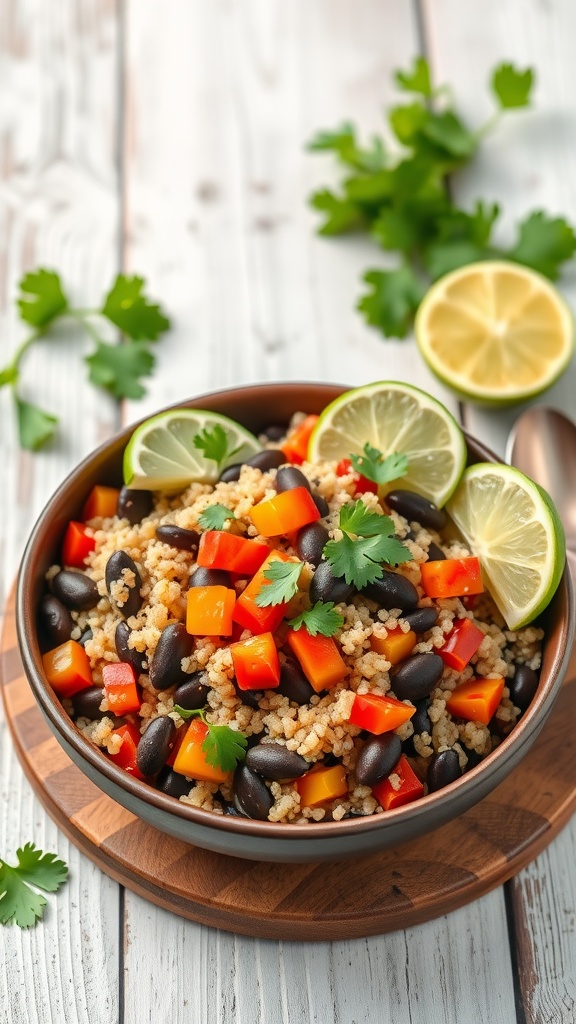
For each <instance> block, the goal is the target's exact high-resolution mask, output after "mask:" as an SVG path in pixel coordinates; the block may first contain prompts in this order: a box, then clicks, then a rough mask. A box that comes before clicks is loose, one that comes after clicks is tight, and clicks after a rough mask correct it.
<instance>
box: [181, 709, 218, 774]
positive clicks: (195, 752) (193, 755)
mask: <svg viewBox="0 0 576 1024" xmlns="http://www.w3.org/2000/svg"><path fill="white" fill-rule="evenodd" d="M207 735H208V726H207V725H206V724H205V722H203V721H202V720H201V719H200V718H193V719H192V721H191V722H190V725H189V726H188V729H187V731H186V735H185V736H184V739H183V740H182V743H181V744H180V747H179V750H178V753H177V755H176V757H175V759H174V765H173V768H174V771H175V772H178V773H179V774H180V775H185V776H186V777H187V778H188V779H197V780H199V781H200V782H226V781H227V779H229V778H230V772H223V771H222V769H221V768H216V767H215V766H214V765H212V764H208V761H207V760H206V754H205V753H204V751H203V750H202V744H203V743H204V740H205V739H206V737H207Z"/></svg>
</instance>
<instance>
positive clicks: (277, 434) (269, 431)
mask: <svg viewBox="0 0 576 1024" xmlns="http://www.w3.org/2000/svg"><path fill="white" fill-rule="evenodd" d="M262 433H263V434H264V435H265V436H266V437H267V438H268V440H269V441H283V440H284V438H285V437H286V434H287V433H288V426H287V424H282V423H270V424H269V425H268V426H267V427H264V430H263V431H262Z"/></svg>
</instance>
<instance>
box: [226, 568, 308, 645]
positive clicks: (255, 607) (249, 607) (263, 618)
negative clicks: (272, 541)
mask: <svg viewBox="0 0 576 1024" xmlns="http://www.w3.org/2000/svg"><path fill="white" fill-rule="evenodd" d="M294 561H297V559H295V558H293V557H292V556H291V555H285V554H284V552H283V551H270V552H269V553H268V555H267V557H266V559H265V561H264V562H263V563H262V565H261V566H260V568H259V570H258V572H257V573H256V574H255V575H254V576H253V577H252V579H251V580H250V582H249V584H248V586H247V587H245V589H244V590H243V591H242V593H241V594H240V596H239V597H238V599H237V601H236V604H235V606H234V611H233V613H232V618H233V620H234V622H237V623H238V624H239V625H240V626H242V628H243V629H249V630H250V632H251V633H274V632H275V631H276V630H277V629H278V626H279V625H280V623H281V621H282V619H283V618H284V612H285V610H286V608H287V605H288V602H287V601H282V602H281V603H280V604H270V605H267V606H266V607H265V608H261V607H260V605H259V604H256V596H257V595H258V594H259V593H260V591H261V590H262V588H263V587H267V586H269V584H270V583H271V580H269V579H267V578H266V576H265V575H264V573H265V572H266V570H267V569H268V568H269V567H270V565H271V564H272V562H294Z"/></svg>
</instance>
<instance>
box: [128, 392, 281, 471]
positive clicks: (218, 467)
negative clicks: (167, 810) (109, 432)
mask: <svg viewBox="0 0 576 1024" xmlns="http://www.w3.org/2000/svg"><path fill="white" fill-rule="evenodd" d="M214 428H220V431H224V433H225V435H226V444H225V455H224V457H223V458H222V460H221V461H216V460H215V459H213V458H207V457H206V455H205V453H204V452H203V451H202V449H200V448H197V447H196V446H195V444H194V439H195V438H197V437H198V435H199V434H200V433H201V432H205V431H213V430H214ZM220 436H221V435H220ZM261 447H262V446H261V445H260V444H259V442H258V440H257V439H256V438H255V437H254V435H253V434H251V433H250V431H248V430H246V429H245V428H244V427H242V426H241V425H240V424H239V423H236V422H235V421H234V420H231V419H228V417H227V416H220V415H219V414H218V413H215V412H210V411H209V410H206V409H171V410H169V411H168V412H161V413H159V414H158V415H157V416H152V417H151V418H150V419H149V420H145V421H144V423H141V424H140V426H139V427H136V430H135V431H134V433H133V434H132V437H131V438H130V441H129V442H128V444H127V446H126V449H125V451H124V482H125V483H126V484H127V486H128V487H132V488H133V489H134V490H147V491H177V490H182V489H183V488H184V487H187V486H188V484H190V483H192V482H193V481H196V482H198V483H204V484H213V483H215V482H216V480H217V479H218V477H219V476H220V473H221V472H222V470H223V469H224V468H225V466H230V465H232V463H235V462H245V461H246V459H249V458H250V457H251V456H252V455H255V454H256V452H259V451H260V450H261Z"/></svg>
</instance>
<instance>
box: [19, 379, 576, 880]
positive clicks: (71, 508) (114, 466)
mask: <svg viewBox="0 0 576 1024" xmlns="http://www.w3.org/2000/svg"><path fill="white" fill-rule="evenodd" d="M344 390H346V389H345V388H343V387H340V386H337V385H330V384H309V383H272V384H262V385H254V386H248V387H240V388H234V389H230V390H225V391H217V392H213V393H211V394H204V395H202V396H200V397H198V398H194V399H192V400H190V401H187V402H183V403H179V405H184V406H189V407H197V408H209V409H212V410H214V411H216V412H219V413H224V414H226V415H227V416H230V417H232V418H233V419H236V420H238V421H239V422H240V423H243V424H244V425H245V426H246V427H248V428H249V429H250V430H252V431H254V432H258V431H259V430H261V429H262V428H263V427H265V426H266V425H267V424H269V423H271V422H274V423H277V422H286V421H287V420H288V419H289V418H290V416H291V414H292V413H293V412H295V411H296V410H303V411H305V412H308V413H315V412H320V411H321V410H322V409H323V408H324V407H325V406H326V405H327V404H328V403H329V402H330V401H332V400H333V399H334V398H335V397H336V396H337V395H339V394H341V393H342V391H344ZM132 430H133V427H129V428H127V429H125V430H124V431H122V432H121V433H120V434H118V435H116V436H115V437H113V438H111V439H110V440H109V441H107V442H106V443H105V444H103V445H102V446H101V447H100V448H98V449H97V450H96V451H95V452H93V453H92V454H91V455H89V456H88V457H87V458H86V459H85V460H84V461H83V462H82V463H81V464H80V465H79V466H78V468H77V469H75V470H74V471H73V472H72V473H71V474H70V475H69V476H68V477H67V479H66V480H65V481H64V482H63V484H62V485H61V486H60V487H59V488H58V490H57V492H56V493H55V494H54V495H53V497H52V498H51V499H50V501H49V502H48V504H47V505H46V508H45V509H44V511H43V512H42V514H41V516H40V518H39V519H38V521H37V523H36V525H35V527H34V529H33V531H32V535H31V537H30V539H29V542H28V545H27V547H26V550H25V553H24V556H23V560H22V565H21V569H20V573H19V582H18V592H17V628H18V640H19V645H20V652H21V656H22V660H23V664H24V669H25V672H26V675H27V677H28V680H29V682H30V685H31V687H32V690H33V692H34V695H35V698H36V700H37V702H38V704H39V706H40V708H41V710H42V712H43V714H44V716H45V718H46V719H47V722H48V724H49V726H50V728H51V729H52V731H53V733H54V734H55V736H56V738H57V740H58V741H59V743H60V744H61V746H62V747H63V749H64V750H65V751H66V753H67V754H68V755H69V757H70V758H71V759H72V761H73V762H74V763H75V764H76V765H77V766H78V767H79V768H80V769H81V771H82V772H84V774H85V775H87V776H88V778H90V779H91V781H92V782H94V783H95V784H96V785H97V786H98V787H99V788H100V789H101V790H102V791H103V792H104V793H106V794H107V795H108V796H110V797H112V799H114V800H115V801H117V802H118V803H119V804H121V805H122V806H123V807H125V808H127V809H128V810H129V811H131V812H132V813H134V814H136V815H138V816H139V817H140V818H142V819H143V820H144V821H145V822H147V823H148V824H150V825H152V826H153V827H154V828H156V829H158V830H160V832H163V833H166V834H168V835H170V836H175V837H177V838H178V839H181V840H184V841H185V842H188V843H191V844H193V845H196V846H199V847H202V848H204V849H207V850H211V851H215V852H217V853H223V854H229V855H231V856H234V857H243V858H247V859H251V860H259V861H279V862H313V861H325V860H339V859H342V858H347V857H359V856H363V855H367V854H371V853H375V852H377V851H378V850H380V849H384V848H386V847H391V846H396V845H399V844H401V843H405V842H407V841H409V840H411V839H413V838H415V837H417V836H420V835H422V834H424V833H427V832H431V831H432V830H434V829H436V828H438V827H439V826H440V825H442V824H444V823H445V822H447V821H449V820H450V819H452V818H455V817H456V816H458V815H460V814H462V813H463V812H464V811H466V810H467V809H468V808H469V807H471V806H472V805H473V804H475V803H477V802H478V801H480V800H482V798H483V797H485V796H486V795H487V794H488V793H489V792H490V791H491V790H493V789H494V787H495V786H497V785H498V783H499V782H501V781H502V780H503V779H504V778H505V776H506V775H507V774H508V773H509V772H511V771H512V769H514V768H515V767H516V766H517V765H518V764H519V763H520V761H521V760H522V758H523V757H524V755H525V754H526V753H527V752H528V750H529V749H530V747H531V746H532V744H533V743H534V741H535V739H536V737H537V735H538V733H539V732H540V730H541V729H542V727H543V726H544V723H545V722H546V719H547V718H548V715H549V714H550V711H551V709H552V706H553V704H554V701H555V699H556V697H557V696H558V694H559V691H560V687H561V685H562V681H563V677H564V674H565V671H566V667H567V663H568V658H569V653H570V650H571V646H572V642H573V634H574V622H573V619H574V616H573V592H572V587H571V583H570V579H569V576H568V574H567V572H566V571H565V572H564V575H563V578H562V580H561V583H560V586H559V588H558V590H557V592H556V595H555V597H554V599H553V601H552V603H551V604H550V605H549V607H548V609H547V610H546V612H545V614H544V616H543V617H542V625H543V627H544V629H545V644H544V650H543V661H542V668H541V672H540V677H539V684H538V689H537V692H536V694H535V696H534V698H533V700H532V702H531V704H530V706H529V708H528V710H527V711H526V712H525V713H524V715H523V716H522V718H521V719H520V720H519V722H518V724H517V725H516V726H515V727H514V729H513V730H512V731H511V733H510V734H509V735H508V736H507V737H506V738H505V739H504V740H503V741H502V743H501V744H500V745H499V746H498V747H497V748H496V749H495V750H493V751H492V753H491V754H489V755H488V756H487V757H486V758H485V759H484V760H483V761H482V762H481V763H480V764H478V765H477V766H476V767H474V768H472V769H471V770H469V771H467V772H466V773H465V774H464V775H463V776H461V778H460V779H458V780H457V781H456V782H453V783H452V784H451V785H449V786H447V787H446V788H444V789H441V790H438V791H436V792H433V793H429V794H428V795H426V796H424V797H422V798H421V799H419V800H417V801H415V802H414V803H411V804H407V805H405V806H403V807H399V808H396V809H394V810H390V811H387V812H384V813H379V814H375V815H371V816H365V817H352V818H347V819H343V820H342V821H326V822H318V823H314V824H311V823H309V824H279V823H275V822H270V821H259V820H253V819H250V818H244V817H239V816H233V815H220V814H215V813H214V812H212V811H209V810H204V809H201V808H195V807H192V806H190V805H187V804H184V803H182V802H180V801H178V800H176V799H175V798H173V797H171V796H168V795H167V794H164V793H163V792H161V791H159V790H157V789H155V788H153V787H152V786H150V785H148V784H146V783H145V782H141V781H139V780H137V779H135V778H133V777H132V776H131V775H129V774H128V773H127V772H125V771H123V770H122V769H121V768H119V767H118V766H117V765H115V764H114V763H113V762H112V761H110V760H109V759H108V758H107V757H106V756H105V755H104V754H103V753H101V752H100V750H99V749H98V748H97V747H96V746H95V745H93V744H92V743H90V742H89V741H88V740H87V739H86V738H85V737H84V736H83V735H82V734H81V733H80V731H79V730H78V729H77V728H76V726H75V725H74V722H73V721H72V719H71V718H70V717H69V716H68V715H67V714H66V712H65V711H64V709H63V707H62V705H61V703H60V701H59V699H58V697H57V696H56V695H55V693H54V692H53V690H52V689H51V687H50V686H49V685H48V684H47V682H46V680H45V676H44V673H43V667H42V657H41V650H40V646H39V642H38V637H37V627H36V619H37V612H38V606H39V602H40V598H41V596H42V594H43V593H44V592H45V574H46V571H47V570H48V568H49V567H50V566H51V565H52V564H54V563H57V562H58V559H59V549H60V544H61V540H62V536H63V533H64V530H65V527H66V525H67V523H68V521H69V520H70V519H77V518H79V517H80V512H81V509H82V505H83V503H84V501H85V499H86V496H87V494H88V493H89V491H90V489H91V487H92V486H93V485H94V484H97V483H98V484H104V485H109V486H119V484H120V483H121V480H122V453H123V451H124V448H125V446H126V444H127V442H128V439H129V438H130V435H131V433H132ZM466 441H467V445H468V452H469V461H470V462H478V461H497V459H496V457H495V456H494V455H493V453H492V452H490V451H489V450H488V449H486V448H485V447H484V446H483V445H482V444H480V442H478V441H476V440H475V439H474V438H472V437H470V436H466Z"/></svg>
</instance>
